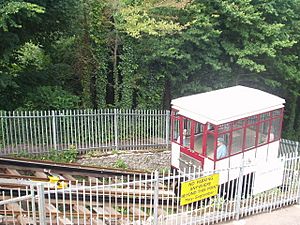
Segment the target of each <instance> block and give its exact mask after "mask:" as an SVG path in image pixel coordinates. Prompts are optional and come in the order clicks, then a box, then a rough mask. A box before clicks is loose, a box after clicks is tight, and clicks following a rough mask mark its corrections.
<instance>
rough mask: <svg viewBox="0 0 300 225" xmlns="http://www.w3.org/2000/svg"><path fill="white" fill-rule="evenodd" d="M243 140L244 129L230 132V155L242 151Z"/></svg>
mask: <svg viewBox="0 0 300 225" xmlns="http://www.w3.org/2000/svg"><path fill="white" fill-rule="evenodd" d="M243 139H244V129H240V130H236V131H233V132H232V145H231V146H232V147H231V155H232V154H235V153H238V152H241V151H242V149H243Z"/></svg>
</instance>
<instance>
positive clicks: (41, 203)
mask: <svg viewBox="0 0 300 225" xmlns="http://www.w3.org/2000/svg"><path fill="white" fill-rule="evenodd" d="M37 195H38V210H39V221H40V222H39V224H40V225H46V210H45V192H44V185H43V184H41V183H40V184H38V185H37Z"/></svg>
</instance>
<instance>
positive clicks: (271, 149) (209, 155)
mask: <svg viewBox="0 0 300 225" xmlns="http://www.w3.org/2000/svg"><path fill="white" fill-rule="evenodd" d="M284 103H285V100H284V99H282V98H280V97H277V96H275V95H272V94H269V93H266V92H264V91H261V90H257V89H254V88H249V87H244V86H234V87H229V88H224V89H220V90H215V91H210V92H206V93H201V94H195V95H191V96H186V97H181V98H177V99H174V100H172V102H171V104H172V113H171V119H172V132H171V135H172V159H171V161H172V162H171V163H172V167H174V168H177V169H180V170H184V168H188V167H190V166H194V167H201V168H202V169H203V170H204V171H211V170H214V169H225V168H233V167H238V166H240V164H241V161H242V160H247V161H249V162H251V161H254V160H256V162H257V161H259V162H267V161H268V160H272V159H275V158H277V157H278V149H279V140H280V138H281V128H282V120H283V109H284ZM218 138H223V140H225V145H226V147H227V154H226V156H225V157H223V158H220V159H217V157H216V156H217V139H218ZM234 178H235V177H232V178H230V179H234Z"/></svg>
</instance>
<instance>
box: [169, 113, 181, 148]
mask: <svg viewBox="0 0 300 225" xmlns="http://www.w3.org/2000/svg"><path fill="white" fill-rule="evenodd" d="M171 121H172V123H171V127H172V129H171V137H172V141H174V142H177V143H179V139H178V137H179V133H180V126H179V124H180V116H179V115H178V112H177V111H175V110H172V112H171Z"/></svg>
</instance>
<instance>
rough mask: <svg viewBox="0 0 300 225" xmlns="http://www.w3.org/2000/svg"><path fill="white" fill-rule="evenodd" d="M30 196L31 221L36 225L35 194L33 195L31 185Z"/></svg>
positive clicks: (31, 186)
mask: <svg viewBox="0 0 300 225" xmlns="http://www.w3.org/2000/svg"><path fill="white" fill-rule="evenodd" d="M30 194H31V210H32V220H33V221H34V225H36V208H35V193H34V186H33V185H30ZM28 210H29V209H28Z"/></svg>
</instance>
